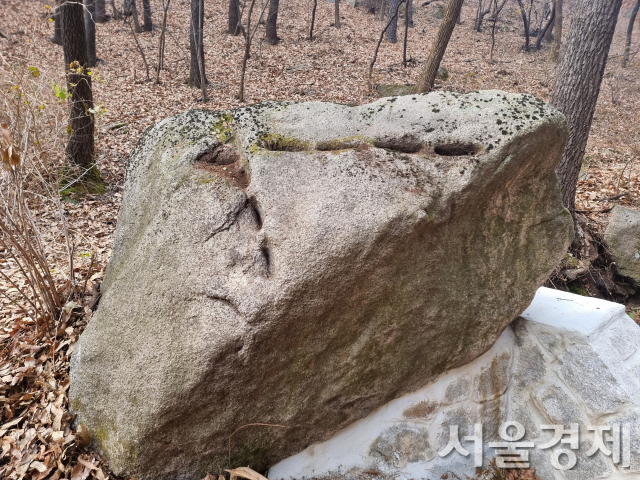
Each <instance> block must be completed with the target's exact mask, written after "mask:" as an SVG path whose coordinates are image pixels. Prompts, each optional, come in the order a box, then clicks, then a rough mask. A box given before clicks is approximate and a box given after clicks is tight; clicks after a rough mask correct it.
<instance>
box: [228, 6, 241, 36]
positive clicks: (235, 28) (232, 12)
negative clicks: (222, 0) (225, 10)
mask: <svg viewBox="0 0 640 480" xmlns="http://www.w3.org/2000/svg"><path fill="white" fill-rule="evenodd" d="M239 24H240V2H239V0H229V33H230V34H231V35H240V27H239Z"/></svg>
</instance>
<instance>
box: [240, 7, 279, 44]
mask: <svg viewBox="0 0 640 480" xmlns="http://www.w3.org/2000/svg"><path fill="white" fill-rule="evenodd" d="M278 8H280V0H270V1H269V13H268V14H267V42H269V43H270V44H271V45H275V44H277V43H278V41H279V40H280V39H279V38H278V31H277V24H278ZM247 28H249V27H247Z"/></svg>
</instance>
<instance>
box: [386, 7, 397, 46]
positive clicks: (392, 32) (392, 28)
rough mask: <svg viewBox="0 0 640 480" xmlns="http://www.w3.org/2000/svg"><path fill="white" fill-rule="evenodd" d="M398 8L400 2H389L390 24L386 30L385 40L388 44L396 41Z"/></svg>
mask: <svg viewBox="0 0 640 480" xmlns="http://www.w3.org/2000/svg"><path fill="white" fill-rule="evenodd" d="M399 6H400V0H391V2H390V3H389V20H390V22H391V23H390V24H389V27H388V28H387V40H388V41H389V43H396V42H397V41H398V15H397V10H398V8H399Z"/></svg>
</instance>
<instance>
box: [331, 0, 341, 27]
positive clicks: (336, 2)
mask: <svg viewBox="0 0 640 480" xmlns="http://www.w3.org/2000/svg"><path fill="white" fill-rule="evenodd" d="M333 6H334V7H335V8H334V17H335V18H334V20H333V26H334V27H336V28H340V0H334V2H333Z"/></svg>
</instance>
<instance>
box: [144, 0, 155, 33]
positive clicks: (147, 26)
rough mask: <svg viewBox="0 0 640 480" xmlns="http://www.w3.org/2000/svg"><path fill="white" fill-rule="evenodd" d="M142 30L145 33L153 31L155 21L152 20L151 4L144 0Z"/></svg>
mask: <svg viewBox="0 0 640 480" xmlns="http://www.w3.org/2000/svg"><path fill="white" fill-rule="evenodd" d="M142 19H143V26H142V29H143V30H144V31H145V32H150V31H152V30H153V20H152V19H151V2H150V1H149V0H142Z"/></svg>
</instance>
